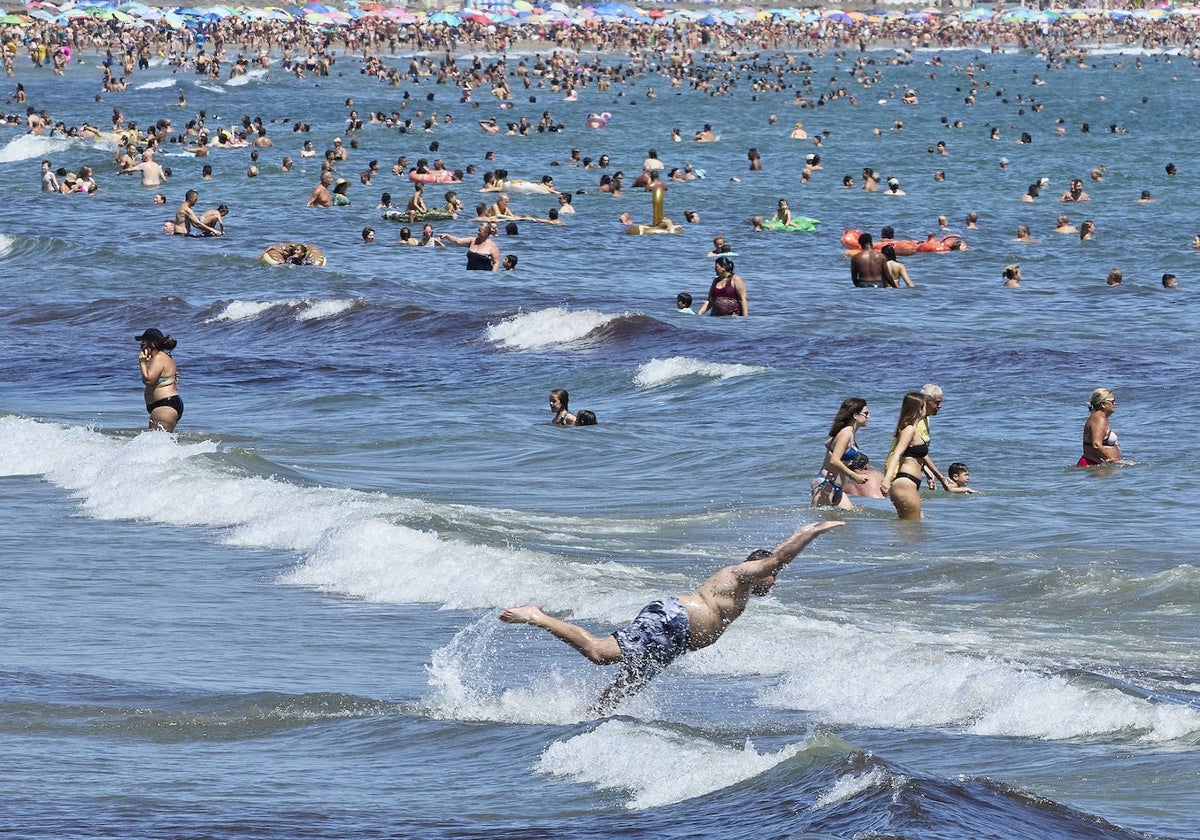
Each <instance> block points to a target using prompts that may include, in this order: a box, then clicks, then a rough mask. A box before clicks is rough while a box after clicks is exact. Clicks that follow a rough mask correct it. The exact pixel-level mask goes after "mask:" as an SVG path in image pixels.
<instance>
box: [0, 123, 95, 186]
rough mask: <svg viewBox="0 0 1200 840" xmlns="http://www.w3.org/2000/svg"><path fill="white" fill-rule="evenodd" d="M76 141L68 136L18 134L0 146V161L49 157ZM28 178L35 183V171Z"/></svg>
mask: <svg viewBox="0 0 1200 840" xmlns="http://www.w3.org/2000/svg"><path fill="white" fill-rule="evenodd" d="M76 142H77V141H76V140H74V139H72V138H70V137H39V136H37V135H34V134H18V135H17V136H16V137H14V138H13V139H12V140H9V141H8V142H7V143H5V144H4V147H3V148H0V163H13V162H15V161H20V160H33V159H35V158H43V157H49V156H51V155H53V154H54V153H56V152H62V151H65V150H66V149H69V148H71V146H73V145H74V144H75V143H76ZM30 178H31V179H32V180H33V183H34V184H35V185H36V184H37V182H38V174H37V171H36V170H35V171H33V172H31V173H30Z"/></svg>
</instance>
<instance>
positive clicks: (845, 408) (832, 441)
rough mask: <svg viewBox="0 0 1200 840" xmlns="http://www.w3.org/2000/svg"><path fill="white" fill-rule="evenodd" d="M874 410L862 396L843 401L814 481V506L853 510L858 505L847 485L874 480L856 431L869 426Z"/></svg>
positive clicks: (834, 419)
mask: <svg viewBox="0 0 1200 840" xmlns="http://www.w3.org/2000/svg"><path fill="white" fill-rule="evenodd" d="M870 417H871V412H870V411H868V410H867V401H866V400H864V399H863V398H862V397H850V398H849V399H846V400H843V401H842V404H841V406H840V407H839V408H838V413H837V416H836V417H834V418H833V425H832V426H830V427H829V438H828V439H827V440H826V441H825V460H824V461H823V462H822V463H821V471H820V472H818V473H817V478H816V479H815V480H814V481H813V488H812V503H813V507H837V508H841V509H842V510H850V509H851V508H853V507H854V506H853V505H852V504H850V500H849V499H848V498H846V493H844V492H843V489H842V488H843V487H849V486H851V485H855V486H857V487H858V488H859V489H860V490H861V489H863V487H862V485H865V484H867V482H869V481H870V480H871V475H870V471H869V470H867V463H868V459H867V456H866V455H865V454H864V453H863V452H862V451H861V450H860V449H859V448H858V443H857V442H856V441H855V440H854V433H855V432H857V431H858V430H859V429H861V428H863V427H864V426H866V425H867V422H868V421H869V420H870Z"/></svg>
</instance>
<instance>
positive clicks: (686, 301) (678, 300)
mask: <svg viewBox="0 0 1200 840" xmlns="http://www.w3.org/2000/svg"><path fill="white" fill-rule="evenodd" d="M675 311H676V312H679V313H682V314H684V315H695V314H696V310H694V309H692V296H691V295H689V294H688V293H687V292H680V293H679V294H677V295H675Z"/></svg>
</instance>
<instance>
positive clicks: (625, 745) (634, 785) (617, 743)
mask: <svg viewBox="0 0 1200 840" xmlns="http://www.w3.org/2000/svg"><path fill="white" fill-rule="evenodd" d="M804 747H805V744H804V743H798V744H790V745H788V746H786V747H784V748H783V749H781V750H779V751H777V752H766V753H760V752H758V751H757V750H756V749H755V748H754V745H753V744H751V743H750V742H747V743H746V744H745V746H744V747H743V748H741V749H738V748H736V747H731V746H728V745H724V744H717V743H714V742H711V741H706V740H703V739H699V738H696V737H695V736H694V735H686V734H683V733H679V732H674V731H671V730H668V729H665V728H662V727H657V726H647V725H643V724H636V723H631V722H628V721H622V720H608V721H605V722H604V723H602V724H600V725H599V726H597V727H596V728H595V729H593V730H592V731H590V732H586V733H584V734H582V735H576V736H575V737H573V738H568V739H567V740H565V741H557V742H555V743H553V744H551V745H550V746H548V747H547V748H546V749H545V751H544V752H543V753H542V755H541V757H540V758H539V759H538V761H537V764H536V766H535V768H534V769H535V770H536V771H537V772H539V773H543V774H545V775H547V776H557V777H561V778H566V779H571V780H573V781H576V782H582V783H584V784H589V785H592V786H594V787H595V788H597V789H598V790H613V791H627V792H628V793H629V795H630V798H629V801H628V803H627V807H629V808H630V809H633V810H642V809H645V808H658V807H661V806H663V805H670V804H672V803H674V802H683V801H685V800H688V799H693V798H695V797H697V796H704V795H705V794H708V793H712V792H713V791H716V790H721V789H722V788H726V787H729V786H730V785H735V784H738V783H739V782H744V781H746V780H747V779H751V778H753V777H755V776H757V775H759V774H760V773H763V772H765V771H767V770H770V769H771V768H772V767H774V766H776V765H777V764H779V763H780V762H783V761H786V760H788V759H789V758H792V757H794V756H796V755H798V754H799V753H800V752H801V751H802V750H803V749H804ZM648 756H670V772H664V767H663V765H662V763H661V762H656V761H650V760H647V757H648Z"/></svg>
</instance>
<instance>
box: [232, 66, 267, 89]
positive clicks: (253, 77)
mask: <svg viewBox="0 0 1200 840" xmlns="http://www.w3.org/2000/svg"><path fill="white" fill-rule="evenodd" d="M268 72H270V71H268V70H267V69H266V68H265V67H258V68H255V69H254V70H248V71H246V72H245V73H243V74H242V75H240V76H234V77H233V78H232V79H229V80H228V81H227V82H225V84H226V85H227V86H228V87H241V86H242V85H248V84H250V83H251V82H265V81H267V73H268Z"/></svg>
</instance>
